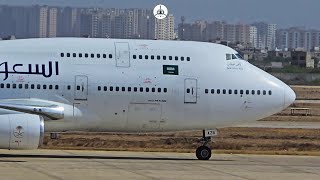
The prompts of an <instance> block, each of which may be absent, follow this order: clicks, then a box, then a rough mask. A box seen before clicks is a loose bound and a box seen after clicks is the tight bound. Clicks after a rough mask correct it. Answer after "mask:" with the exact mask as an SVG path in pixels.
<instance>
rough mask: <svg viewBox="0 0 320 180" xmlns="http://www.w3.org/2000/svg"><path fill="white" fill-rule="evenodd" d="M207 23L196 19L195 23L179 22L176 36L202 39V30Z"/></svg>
mask: <svg viewBox="0 0 320 180" xmlns="http://www.w3.org/2000/svg"><path fill="white" fill-rule="evenodd" d="M206 26H207V23H206V22H204V21H196V22H195V23H192V24H190V23H180V24H179V25H178V38H179V39H180V40H186V41H203V40H204V30H205V28H206Z"/></svg>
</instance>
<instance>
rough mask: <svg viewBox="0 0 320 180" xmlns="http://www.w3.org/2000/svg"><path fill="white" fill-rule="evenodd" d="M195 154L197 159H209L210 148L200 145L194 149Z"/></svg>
mask: <svg viewBox="0 0 320 180" xmlns="http://www.w3.org/2000/svg"><path fill="white" fill-rule="evenodd" d="M196 156H197V158H198V159H199V160H209V159H210V158H211V149H210V148H209V147H207V146H200V147H198V148H197V150H196Z"/></svg>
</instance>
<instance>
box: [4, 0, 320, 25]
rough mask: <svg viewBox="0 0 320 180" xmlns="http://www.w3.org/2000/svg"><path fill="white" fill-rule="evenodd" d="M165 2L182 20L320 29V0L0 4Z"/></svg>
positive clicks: (106, 1)
mask: <svg viewBox="0 0 320 180" xmlns="http://www.w3.org/2000/svg"><path fill="white" fill-rule="evenodd" d="M159 3H161V4H164V5H166V6H167V7H168V9H169V12H170V13H172V14H174V15H175V16H176V17H177V19H176V21H178V22H180V16H182V15H183V16H185V17H186V19H187V21H194V20H198V19H205V20H225V21H227V22H231V23H238V22H240V23H241V22H243V23H252V22H254V21H266V22H269V23H276V24H279V26H280V27H288V26H305V27H307V28H318V29H320V0H0V4H14V5H32V4H46V5H57V6H82V7H91V6H95V7H115V8H150V9H153V7H154V6H155V5H157V4H159Z"/></svg>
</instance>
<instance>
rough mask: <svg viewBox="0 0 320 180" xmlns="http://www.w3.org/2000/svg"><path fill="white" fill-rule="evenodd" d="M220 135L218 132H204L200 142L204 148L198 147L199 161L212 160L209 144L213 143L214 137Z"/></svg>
mask: <svg viewBox="0 0 320 180" xmlns="http://www.w3.org/2000/svg"><path fill="white" fill-rule="evenodd" d="M216 135H218V131H217V130H216V129H214V130H203V132H202V138H201V139H200V142H201V143H202V146H200V147H198V148H197V150H196V156H197V158H198V159H199V160H209V159H210V158H211V154H212V153H211V148H209V147H208V144H209V142H211V140H212V137H213V136H216Z"/></svg>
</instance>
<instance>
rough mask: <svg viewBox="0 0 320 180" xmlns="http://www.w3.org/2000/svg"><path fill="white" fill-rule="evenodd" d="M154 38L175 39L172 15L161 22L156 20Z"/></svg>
mask: <svg viewBox="0 0 320 180" xmlns="http://www.w3.org/2000/svg"><path fill="white" fill-rule="evenodd" d="M155 38H156V39H162V40H173V39H175V32H174V16H173V15H172V14H170V15H168V16H167V17H166V18H164V19H161V20H160V19H156V24H155Z"/></svg>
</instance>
